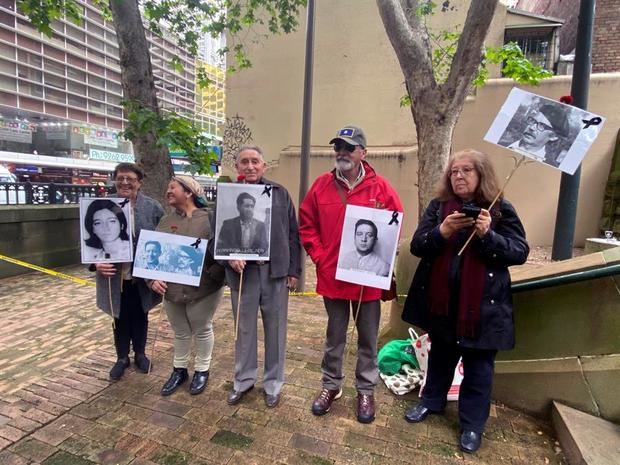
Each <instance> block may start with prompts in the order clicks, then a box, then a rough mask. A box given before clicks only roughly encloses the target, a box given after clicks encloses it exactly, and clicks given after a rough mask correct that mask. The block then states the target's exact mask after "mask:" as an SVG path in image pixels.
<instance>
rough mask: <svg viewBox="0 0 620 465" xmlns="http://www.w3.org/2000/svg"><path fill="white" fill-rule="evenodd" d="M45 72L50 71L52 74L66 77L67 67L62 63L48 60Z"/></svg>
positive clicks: (45, 62) (46, 60)
mask: <svg viewBox="0 0 620 465" xmlns="http://www.w3.org/2000/svg"><path fill="white" fill-rule="evenodd" d="M44 64H45V71H50V72H52V73H56V74H60V75H61V76H64V75H65V65H62V64H60V63H56V62H55V61H52V60H48V59H47V58H46V59H45V61H44Z"/></svg>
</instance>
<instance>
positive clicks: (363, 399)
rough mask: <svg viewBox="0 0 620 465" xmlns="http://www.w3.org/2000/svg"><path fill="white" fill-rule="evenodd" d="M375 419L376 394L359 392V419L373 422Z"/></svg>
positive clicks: (361, 421) (363, 421)
mask: <svg viewBox="0 0 620 465" xmlns="http://www.w3.org/2000/svg"><path fill="white" fill-rule="evenodd" d="M374 419H375V396H373V395H372V394H362V393H361V392H358V393H357V421H359V422H360V423H371V422H372V421H373V420H374Z"/></svg>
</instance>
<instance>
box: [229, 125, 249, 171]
mask: <svg viewBox="0 0 620 465" xmlns="http://www.w3.org/2000/svg"><path fill="white" fill-rule="evenodd" d="M251 142H252V130H251V129H250V128H249V127H248V126H247V125H246V124H245V120H244V119H243V117H242V116H239V115H235V116H233V117H230V118H226V125H225V126H224V153H223V155H222V165H224V166H226V167H228V168H233V167H234V166H235V160H234V156H235V153H237V150H239V148H240V147H241V146H243V145H247V144H250V143H251Z"/></svg>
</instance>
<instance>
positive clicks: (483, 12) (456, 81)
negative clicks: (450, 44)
mask: <svg viewBox="0 0 620 465" xmlns="http://www.w3.org/2000/svg"><path fill="white" fill-rule="evenodd" d="M497 3H498V2H497V0H492V1H483V2H471V5H470V7H469V10H468V11H467V19H466V20H465V26H464V27H463V31H462V33H461V36H460V38H459V45H458V47H457V49H456V53H455V54H454V58H453V59H452V65H451V67H450V74H449V75H448V79H447V80H446V82H445V83H444V85H443V86H442V87H443V90H444V92H445V94H444V95H447V96H450V97H451V99H450V100H452V102H454V103H455V104H457V105H462V102H463V101H464V100H465V98H466V97H467V94H468V92H469V89H470V85H471V82H472V79H473V77H474V75H475V74H476V71H477V70H478V66H480V61H481V60H482V50H483V45H484V39H485V38H486V36H487V32H488V30H489V26H490V24H491V21H492V20H493V16H494V15H495V9H496V8H497Z"/></svg>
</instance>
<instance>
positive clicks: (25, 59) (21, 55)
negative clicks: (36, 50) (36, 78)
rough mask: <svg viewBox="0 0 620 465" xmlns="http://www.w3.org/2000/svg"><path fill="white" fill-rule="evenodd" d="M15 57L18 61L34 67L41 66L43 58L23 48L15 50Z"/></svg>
mask: <svg viewBox="0 0 620 465" xmlns="http://www.w3.org/2000/svg"><path fill="white" fill-rule="evenodd" d="M17 59H18V61H19V62H20V63H26V64H29V65H30V66H32V67H34V68H39V69H42V68H43V60H42V59H41V57H40V56H39V55H34V54H32V53H28V52H25V51H23V50H18V51H17Z"/></svg>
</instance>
